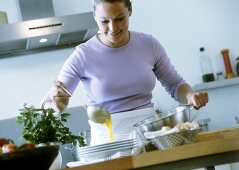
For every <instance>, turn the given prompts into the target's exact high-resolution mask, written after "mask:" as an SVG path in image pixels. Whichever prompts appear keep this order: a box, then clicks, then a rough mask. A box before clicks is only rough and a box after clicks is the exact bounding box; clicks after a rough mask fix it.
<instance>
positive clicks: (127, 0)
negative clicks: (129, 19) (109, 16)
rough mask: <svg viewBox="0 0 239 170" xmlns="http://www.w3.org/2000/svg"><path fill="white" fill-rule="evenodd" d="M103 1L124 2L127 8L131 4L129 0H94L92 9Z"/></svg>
mask: <svg viewBox="0 0 239 170" xmlns="http://www.w3.org/2000/svg"><path fill="white" fill-rule="evenodd" d="M104 2H108V3H114V2H124V4H125V6H126V7H129V8H131V5H132V4H131V1H130V0H94V10H95V6H96V5H97V4H99V3H104Z"/></svg>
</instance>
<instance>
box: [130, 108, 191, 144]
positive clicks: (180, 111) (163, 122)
mask: <svg viewBox="0 0 239 170" xmlns="http://www.w3.org/2000/svg"><path fill="white" fill-rule="evenodd" d="M191 109H193V107H192V106H190V105H185V106H180V107H176V108H173V109H171V110H168V111H166V112H163V113H159V114H156V115H154V116H153V117H149V118H147V119H144V120H142V121H140V122H138V123H136V124H135V125H133V126H134V128H135V129H136V131H137V133H138V134H139V136H140V138H141V139H142V140H147V139H146V138H145V136H144V132H150V131H157V130H161V128H162V127H163V126H169V127H171V128H173V127H174V126H175V125H176V124H179V123H184V122H190V121H191V120H190V110H191Z"/></svg>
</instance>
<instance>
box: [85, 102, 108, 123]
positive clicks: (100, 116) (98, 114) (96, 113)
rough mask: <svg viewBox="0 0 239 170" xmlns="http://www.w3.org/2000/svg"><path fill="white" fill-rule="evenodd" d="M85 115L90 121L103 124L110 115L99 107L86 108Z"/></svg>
mask: <svg viewBox="0 0 239 170" xmlns="http://www.w3.org/2000/svg"><path fill="white" fill-rule="evenodd" d="M87 115H88V117H89V119H90V120H92V121H93V122H96V123H105V122H106V120H107V119H109V118H110V116H111V115H110V113H109V112H108V111H107V110H106V109H104V108H102V107H100V106H88V107H87Z"/></svg>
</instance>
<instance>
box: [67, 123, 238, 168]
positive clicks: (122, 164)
mask: <svg viewBox="0 0 239 170" xmlns="http://www.w3.org/2000/svg"><path fill="white" fill-rule="evenodd" d="M233 162H239V127H236V128H227V129H222V130H217V131H209V132H202V133H200V134H199V135H198V137H197V139H196V143H194V144H188V145H184V146H178V147H174V148H170V149H165V150H157V151H151V152H146V153H143V154H139V155H134V156H127V157H122V158H118V159H114V160H110V161H105V162H99V163H93V164H88V165H84V166H79V167H74V168H66V169H65V170H86V169H87V170H88V169H94V170H95V169H96V170H97V169H102V170H103V169H104V170H107V169H108V170H112V169H114V170H116V169H145V167H147V169H159V168H160V170H164V169H165V170H168V169H177V170H179V169H180V170H186V169H187V170H188V169H194V168H203V167H213V166H214V165H221V164H227V163H233Z"/></svg>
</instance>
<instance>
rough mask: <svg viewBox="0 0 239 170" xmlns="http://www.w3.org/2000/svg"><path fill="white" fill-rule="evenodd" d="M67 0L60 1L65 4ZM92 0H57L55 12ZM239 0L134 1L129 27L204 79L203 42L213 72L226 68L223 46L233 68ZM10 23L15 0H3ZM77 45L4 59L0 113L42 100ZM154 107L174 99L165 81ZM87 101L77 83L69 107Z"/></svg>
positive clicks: (183, 70) (83, 7)
mask: <svg viewBox="0 0 239 170" xmlns="http://www.w3.org/2000/svg"><path fill="white" fill-rule="evenodd" d="M62 3H64V4H67V5H64V6H61V4H62ZM91 3H92V1H88V0H80V1H79V0H78V1H77V0H71V1H69V0H68V1H67V0H53V4H54V8H55V13H56V15H58V16H60V15H66V14H73V13H79V12H86V11H90V10H91ZM238 5H239V2H238V1H237V0H227V1H225V0H150V1H149V2H148V1H143V0H137V1H133V15H132V17H131V19H130V22H131V25H130V29H131V30H136V31H142V32H146V33H150V34H152V35H154V36H155V37H156V38H157V39H158V40H159V41H160V42H161V43H162V45H163V46H164V47H165V49H166V51H167V53H168V56H169V57H170V59H171V62H172V63H173V64H174V65H175V68H176V69H177V70H178V72H179V73H180V74H181V75H182V76H183V77H184V78H185V80H186V81H188V82H189V83H190V84H191V85H192V86H193V85H195V84H198V83H201V82H202V81H201V73H200V66H199V47H201V46H204V47H205V49H206V51H207V53H208V55H209V56H211V58H212V61H213V67H214V72H215V73H216V72H218V71H223V72H225V68H224V65H223V64H224V63H223V60H222V56H221V54H220V50H221V49H222V48H229V49H230V58H231V61H232V66H233V69H234V67H235V58H236V56H238V55H239V47H238V46H239V44H238V43H236V42H238V41H239V35H238V34H237V30H238V29H239V25H238V22H237V21H236V18H237V17H238V16H239V11H238V10H236V7H237V6H238ZM0 10H2V11H6V12H7V14H8V20H9V23H14V22H18V21H20V18H21V17H20V16H19V12H16V11H18V6H17V5H16V1H15V0H9V1H5V0H0ZM73 50H74V48H68V49H61V50H55V51H49V52H42V53H32V54H27V55H20V56H16V57H14V56H13V57H10V58H2V59H0V68H1V69H0V79H1V85H0V87H1V88H0V89H1V90H0V92H1V95H0V103H1V107H0V119H6V118H11V117H14V116H16V115H18V113H19V112H18V109H19V108H20V107H21V103H23V102H29V103H31V104H34V105H36V106H38V104H39V101H40V100H41V98H42V96H43V95H44V94H45V92H46V91H47V90H48V89H49V88H50V86H51V85H52V82H53V81H54V80H55V79H56V77H57V74H58V71H59V70H60V68H61V66H62V64H63V63H64V61H65V60H66V58H67V57H68V56H69V55H70V54H71V52H72V51H73ZM153 93H154V102H155V108H160V109H161V110H167V109H169V108H172V107H174V106H176V105H177V104H178V103H177V102H175V101H174V100H173V99H171V98H170V96H169V95H168V94H167V93H166V92H165V90H164V89H163V88H162V87H161V85H160V83H158V84H157V87H156V88H155V90H154V92H153ZM81 104H86V97H85V96H84V92H83V88H82V86H81V85H79V87H78V89H77V90H76V91H75V94H74V96H73V98H72V100H71V102H70V105H69V107H75V106H79V105H81Z"/></svg>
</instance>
